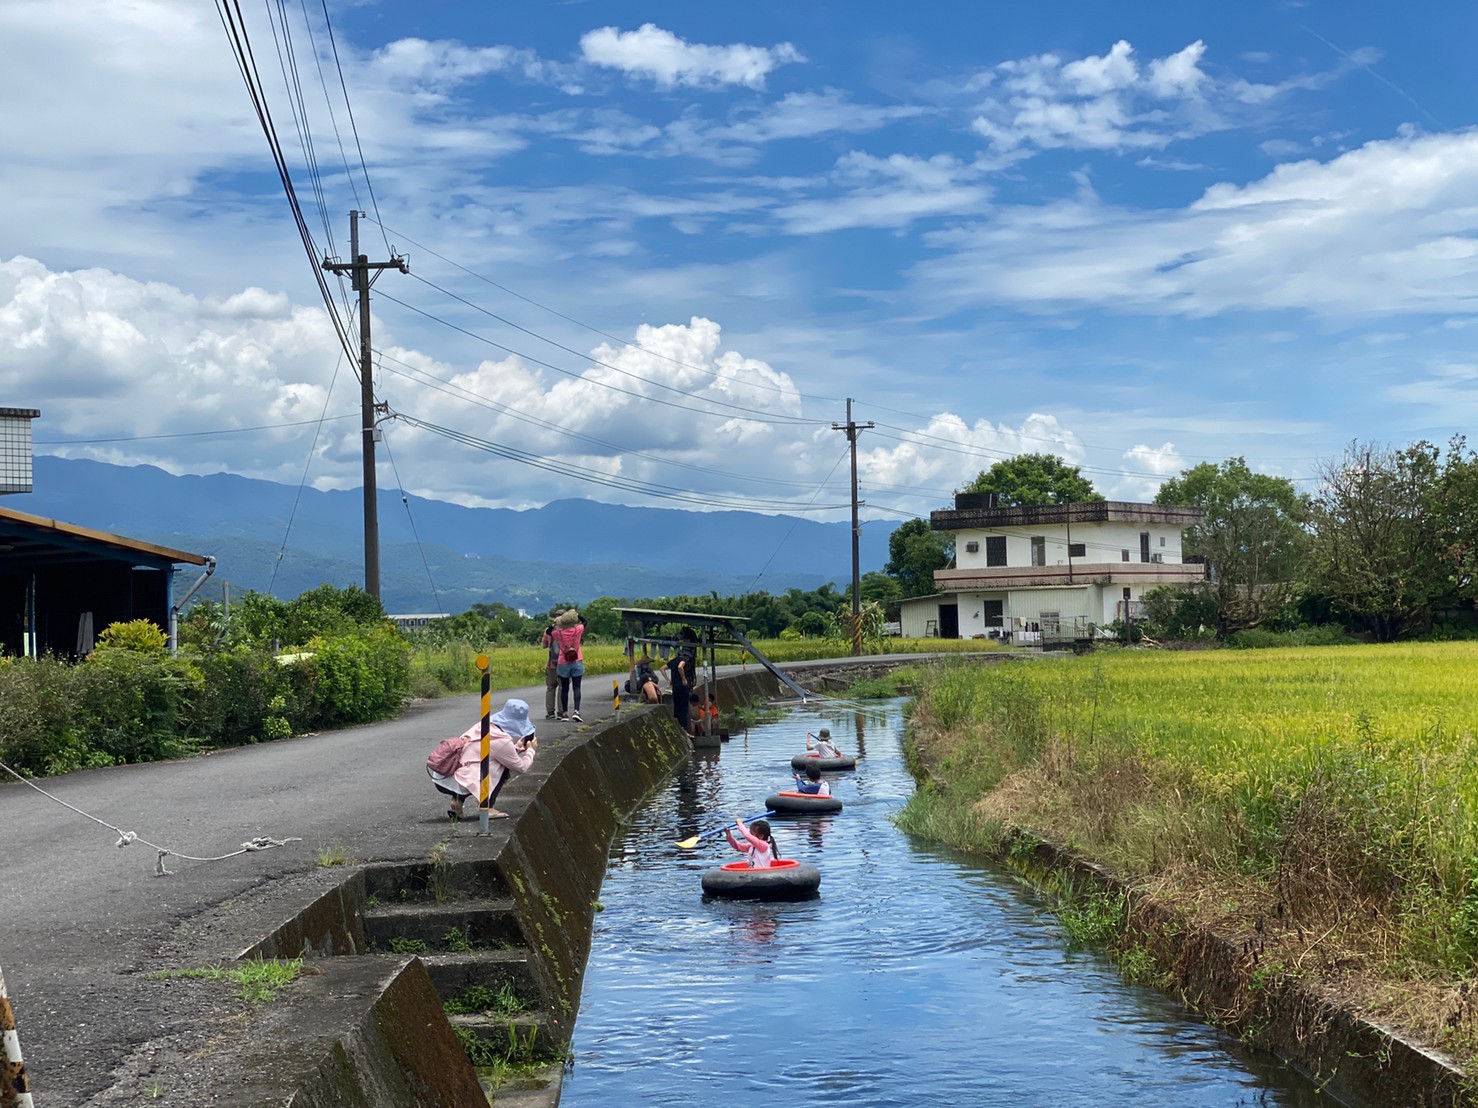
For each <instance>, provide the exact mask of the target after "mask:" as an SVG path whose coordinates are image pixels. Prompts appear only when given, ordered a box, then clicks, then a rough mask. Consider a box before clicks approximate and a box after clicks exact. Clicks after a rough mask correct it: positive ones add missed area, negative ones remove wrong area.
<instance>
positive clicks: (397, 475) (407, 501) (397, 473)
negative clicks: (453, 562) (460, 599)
mask: <svg viewBox="0 0 1478 1108" xmlns="http://www.w3.org/2000/svg"><path fill="white" fill-rule="evenodd" d="M382 441H383V442H384V444H385V457H386V458H388V459H390V469H391V471H392V472H393V473H394V474H395V483H396V485H397V486H398V487H399V488H400V502H401V503H402V504H404V505H405V518H406V520H407V521H408V522H409V523H410V525H411V535H412V536H414V537H415V540H416V550H417V551H418V552H419V553H420V555H421V565H423V566H425V567H426V583H427V584H428V585H430V586H431V596H432V598H433V599H434V600H435V601H436V607H435V609H434V610H435V611H438V612H439V611H441V593H440V592H438V591H437V588H436V581H435V579H434V578H433V577H432V576H431V563H430V562H429V561H427V560H426V546H425V544H424V543H422V542H421V532H420V531H418V530H416V519H415V516H413V515H411V500H410V497H408V496H407V495H406V494H405V482H404V481H402V480H401V479H400V467H399V466H397V465H396V464H395V455H394V454H393V453H392V452H391V450H390V436H388V435H386V436H385V437H384V439H383V440H382Z"/></svg>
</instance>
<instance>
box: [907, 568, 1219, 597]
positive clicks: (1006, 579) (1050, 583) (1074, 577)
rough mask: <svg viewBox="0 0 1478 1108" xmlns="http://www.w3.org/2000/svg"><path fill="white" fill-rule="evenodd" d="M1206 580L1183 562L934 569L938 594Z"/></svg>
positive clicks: (1202, 570)
mask: <svg viewBox="0 0 1478 1108" xmlns="http://www.w3.org/2000/svg"><path fill="white" fill-rule="evenodd" d="M1205 579H1206V567H1205V566H1204V565H1199V564H1195V563H1184V562H1077V563H1074V564H1073V565H1060V566H971V567H968V568H966V569H936V570H935V571H934V584H935V587H936V588H938V589H939V591H940V592H993V591H999V590H1002V589H1040V588H1067V587H1072V586H1075V585H1077V586H1083V585H1133V586H1137V587H1142V588H1153V587H1154V586H1156V585H1190V584H1194V583H1195V582H1197V581H1204V580H1205Z"/></svg>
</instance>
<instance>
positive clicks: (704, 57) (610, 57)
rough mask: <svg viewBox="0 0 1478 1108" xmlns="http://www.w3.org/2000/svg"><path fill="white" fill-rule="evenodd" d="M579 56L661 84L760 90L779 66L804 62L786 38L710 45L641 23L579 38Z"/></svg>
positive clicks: (604, 28) (671, 86)
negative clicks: (773, 42) (762, 43)
mask: <svg viewBox="0 0 1478 1108" xmlns="http://www.w3.org/2000/svg"><path fill="white" fill-rule="evenodd" d="M580 52H581V57H582V58H583V59H584V60H585V61H586V62H588V63H589V64H591V65H596V66H605V67H607V68H610V69H616V70H620V71H621V72H623V73H626V74H629V75H631V76H637V77H646V78H648V79H650V80H651V81H653V82H655V83H656V84H657V86H658V87H660V88H678V87H683V86H688V87H700V88H701V87H717V86H722V85H743V86H745V87H747V88H754V89H758V88H763V87H764V84H765V78H766V77H767V76H769V74H770V73H771V72H772V71H774V70H775V69H776V68H778V67H779V66H782V65H787V64H791V63H794V62H802V61H805V58H804V57H803V56H802V55H801V53H800V51H799V50H797V49H796V48H795V47H794V46H792V45H791V44H790V43H788V42H782V43H779V44H778V45H775V46H768V47H766V46H749V45H745V44H742V43H740V44H735V45H731V46H709V45H706V44H702V43H691V42H687V41H686V40H684V39H681V38H678V37H677V36H676V35H674V34H673V33H672V32H671V31H664V30H663V29H662V28H660V27H658V26H657V25H656V24H654V23H643V24H642V25H641V26H640V27H639V28H637V29H636V30H635V31H622V30H619V29H617V28H615V27H600V28H598V29H596V30H594V31H590V32H588V33H587V34H585V35H584V36H583V37H582V38H581V39H580Z"/></svg>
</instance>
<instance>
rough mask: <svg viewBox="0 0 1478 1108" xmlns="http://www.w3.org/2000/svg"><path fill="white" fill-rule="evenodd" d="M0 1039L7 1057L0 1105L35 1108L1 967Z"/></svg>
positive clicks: (0, 1069) (1, 1067)
mask: <svg viewBox="0 0 1478 1108" xmlns="http://www.w3.org/2000/svg"><path fill="white" fill-rule="evenodd" d="M0 1039H3V1040H4V1041H5V1057H4V1059H3V1061H0V1105H4V1108H33V1104H34V1102H33V1101H32V1100H31V1082H30V1079H29V1078H28V1077H27V1076H26V1061H25V1059H24V1058H22V1057H21V1038H20V1034H19V1033H18V1032H17V1031H16V1029H15V1015H14V1013H13V1012H11V1010H10V995H9V994H8V993H7V992H6V991H5V971H4V970H3V969H0Z"/></svg>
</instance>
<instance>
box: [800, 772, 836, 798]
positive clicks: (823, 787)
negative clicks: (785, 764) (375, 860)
mask: <svg viewBox="0 0 1478 1108" xmlns="http://www.w3.org/2000/svg"><path fill="white" fill-rule="evenodd" d="M795 791H796V792H798V793H805V794H806V795H807V796H830V795H831V786H830V785H828V784H827V783H826V782H825V781H823V780H821V767H820V766H807V767H806V776H805V779H804V780H802V778H801V775H800V774H799V773H798V774H796V775H795Z"/></svg>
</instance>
